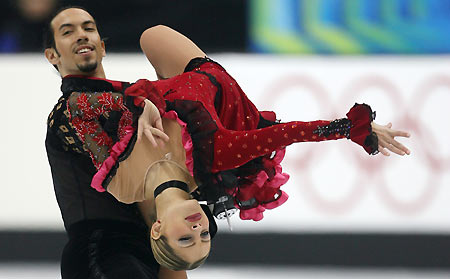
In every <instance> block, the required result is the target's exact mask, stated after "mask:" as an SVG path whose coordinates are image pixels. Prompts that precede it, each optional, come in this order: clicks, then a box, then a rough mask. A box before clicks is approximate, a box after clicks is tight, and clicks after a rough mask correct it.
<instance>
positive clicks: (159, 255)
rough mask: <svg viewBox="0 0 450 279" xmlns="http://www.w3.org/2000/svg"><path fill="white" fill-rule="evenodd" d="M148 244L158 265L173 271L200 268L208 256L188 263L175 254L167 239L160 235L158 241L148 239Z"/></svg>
mask: <svg viewBox="0 0 450 279" xmlns="http://www.w3.org/2000/svg"><path fill="white" fill-rule="evenodd" d="M150 244H151V246H152V252H153V256H154V257H155V259H156V261H157V262H158V263H159V264H160V265H162V266H164V267H166V268H168V269H171V270H175V271H179V270H191V269H195V268H197V267H199V266H201V265H202V264H203V263H204V262H205V261H206V259H207V258H208V256H209V253H208V254H207V255H206V256H205V257H203V258H201V259H200V260H198V261H196V262H193V263H189V262H187V261H185V260H183V259H182V258H181V257H180V256H178V255H177V254H176V253H175V250H174V249H173V248H172V247H170V245H169V243H168V241H167V238H166V237H165V236H164V235H161V236H160V237H159V238H158V239H153V238H152V237H150Z"/></svg>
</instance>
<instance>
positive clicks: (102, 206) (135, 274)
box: [45, 7, 187, 279]
mask: <svg viewBox="0 0 450 279" xmlns="http://www.w3.org/2000/svg"><path fill="white" fill-rule="evenodd" d="M45 56H46V58H47V59H48V61H49V62H50V63H51V64H52V65H53V66H54V67H55V68H56V69H57V70H58V72H59V73H60V75H61V77H62V85H61V90H62V96H61V98H60V99H59V100H58V103H57V104H56V105H55V107H54V109H53V111H52V112H51V113H50V115H49V118H48V126H47V128H48V129H47V137H46V140H45V146H46V149H47V155H48V160H49V163H50V167H51V171H52V177H53V184H54V189H55V193H56V198H57V201H58V205H59V207H60V210H61V214H62V217H63V221H64V226H65V229H66V231H67V233H68V236H69V241H68V243H67V244H66V246H65V247H64V251H63V254H62V259H61V273H62V278H63V279H68V278H70V279H71V278H135V279H137V278H173V279H178V278H180V279H181V278H187V276H186V272H184V271H178V272H175V271H171V270H168V269H165V268H163V267H161V268H160V267H159V265H158V264H157V263H156V261H155V260H154V257H153V254H152V251H151V248H150V241H149V233H148V229H147V226H146V225H145V223H144V222H143V220H142V218H141V216H140V214H139V212H138V210H137V208H136V206H135V205H134V204H132V205H126V204H122V203H120V202H118V201H117V200H116V199H115V198H114V197H113V196H111V195H110V194H109V193H107V192H105V193H99V192H97V191H96V190H94V189H93V188H91V187H90V183H91V180H92V176H93V175H94V173H95V172H96V169H95V167H94V165H93V164H92V162H91V160H90V159H89V158H87V157H86V156H83V155H82V154H81V153H82V151H83V150H82V149H83V147H82V144H81V143H80V141H79V139H78V138H77V135H76V133H75V130H74V129H73V127H72V125H71V123H70V121H69V112H68V110H67V103H66V101H67V99H66V98H67V96H68V95H69V94H70V93H72V92H73V91H92V92H94V91H96V92H102V91H115V92H120V91H121V90H123V89H124V87H126V86H127V85H126V84H125V83H121V82H116V81H109V80H106V79H105V77H106V76H105V72H104V69H103V65H102V59H103V57H104V56H105V44H104V42H103V41H102V39H101V37H100V35H99V32H98V30H97V26H96V22H95V20H94V18H93V17H92V16H91V15H90V14H89V12H87V11H86V10H84V9H83V8H79V7H76V8H74V7H71V8H63V9H61V10H60V11H58V12H57V13H56V15H55V16H54V17H53V18H52V20H51V22H50V24H49V26H48V32H47V34H46V39H45ZM116 118H117V115H114V114H111V115H109V119H103V120H104V121H119V119H116ZM87 128H89V127H87ZM90 128H92V127H90ZM107 132H108V131H107Z"/></svg>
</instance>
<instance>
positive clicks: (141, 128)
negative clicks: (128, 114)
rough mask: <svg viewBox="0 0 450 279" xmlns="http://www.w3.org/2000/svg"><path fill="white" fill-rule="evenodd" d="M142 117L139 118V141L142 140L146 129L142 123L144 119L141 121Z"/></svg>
mask: <svg viewBox="0 0 450 279" xmlns="http://www.w3.org/2000/svg"><path fill="white" fill-rule="evenodd" d="M140 120H141V119H140V118H139V120H138V130H137V141H140V140H141V138H142V132H143V131H144V125H143V124H142V123H141V122H142V121H140Z"/></svg>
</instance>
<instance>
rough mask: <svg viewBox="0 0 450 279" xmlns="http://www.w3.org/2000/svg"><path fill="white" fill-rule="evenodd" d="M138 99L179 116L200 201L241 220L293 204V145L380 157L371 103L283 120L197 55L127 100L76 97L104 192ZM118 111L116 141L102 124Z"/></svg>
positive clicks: (82, 132)
mask: <svg viewBox="0 0 450 279" xmlns="http://www.w3.org/2000/svg"><path fill="white" fill-rule="evenodd" d="M123 97H124V98H123ZM140 97H145V98H148V99H149V100H151V101H152V102H153V103H154V104H155V105H156V106H157V107H158V109H159V110H160V112H161V114H162V115H163V117H174V116H175V117H177V118H178V121H179V123H181V124H182V125H184V126H185V128H184V135H183V144H184V146H185V149H186V155H187V162H186V164H187V166H188V168H189V169H190V170H191V171H192V173H193V175H194V178H195V180H196V182H197V184H198V190H197V198H198V199H201V200H206V201H208V203H214V202H216V201H217V200H218V199H220V197H223V196H228V197H232V198H233V199H234V203H235V205H236V206H237V207H238V208H239V209H240V217H241V218H242V219H253V220H256V221H257V220H260V219H262V218H263V214H262V213H263V211H264V210H265V209H272V208H275V207H277V206H279V205H281V204H282V203H284V202H285V201H286V200H287V197H288V196H287V194H286V193H284V192H283V191H281V190H280V187H281V185H283V184H285V183H286V181H287V180H288V178H289V176H288V175H287V174H284V173H282V169H281V166H280V162H281V160H282V159H283V157H284V153H285V147H286V146H287V145H290V144H292V143H295V142H302V141H323V140H332V139H333V140H334V139H341V138H349V139H351V140H352V141H354V142H356V143H358V144H359V145H361V146H363V147H364V149H365V150H366V151H367V152H368V153H369V154H374V153H376V152H377V147H378V144H377V138H376V135H375V134H374V133H372V130H371V125H370V123H371V122H372V120H373V117H374V113H372V110H371V109H370V107H369V106H367V105H358V104H355V106H354V107H353V108H352V109H351V110H350V111H349V113H348V114H347V118H342V119H338V120H334V121H325V120H318V121H312V122H300V121H293V122H288V123H278V122H276V119H275V114H274V113H273V112H260V111H258V110H257V108H256V107H255V105H254V104H253V103H252V102H251V101H250V100H249V99H248V98H247V96H246V95H245V93H244V92H243V91H242V89H241V88H240V87H239V85H238V84H237V83H236V81H235V80H234V79H233V78H232V77H231V76H230V75H229V74H228V73H227V72H226V71H225V70H224V69H223V68H222V67H221V66H220V65H219V64H217V63H215V62H213V61H211V60H210V59H208V58H196V59H193V60H192V61H191V62H190V63H189V64H188V66H187V67H186V71H185V73H183V74H181V75H178V76H175V77H173V78H170V79H166V80H161V81H148V80H139V81H138V82H136V83H135V84H133V85H132V86H131V87H128V88H126V90H124V96H123V95H122V94H121V93H112V92H106V93H105V92H102V93H92V92H74V93H72V94H71V96H70V97H69V101H68V107H69V110H70V112H71V121H72V123H73V126H74V128H75V130H76V131H77V134H78V136H79V138H80V139H81V140H82V142H83V143H85V149H86V150H87V151H88V152H89V154H90V155H91V158H92V160H93V163H94V165H95V166H96V167H97V169H98V172H97V174H96V176H94V179H93V183H92V186H93V187H94V188H96V189H97V190H99V191H104V188H105V187H107V183H108V181H109V179H110V178H111V176H113V175H114V172H115V171H114V170H115V169H116V168H117V167H119V166H120V160H121V159H120V157H122V158H123V157H124V156H126V154H129V150H130V149H132V146H133V144H134V138H135V134H136V133H135V131H136V129H135V127H136V121H133V117H134V120H136V118H137V116H138V115H139V112H140V110H139V105H140V103H141V102H142V101H143V98H140ZM124 100H125V101H124ZM113 111H116V112H120V113H121V117H120V121H119V123H118V127H117V131H116V138H115V139H114V138H113V137H112V136H110V135H108V134H107V133H106V132H105V131H104V129H102V128H104V126H105V125H106V124H105V123H104V124H102V123H100V122H99V117H101V116H102V115H105V114H108V113H111V112H113ZM168 112H171V113H168ZM174 112H176V114H175V113H174ZM133 123H134V124H133ZM88 143H89V146H88Z"/></svg>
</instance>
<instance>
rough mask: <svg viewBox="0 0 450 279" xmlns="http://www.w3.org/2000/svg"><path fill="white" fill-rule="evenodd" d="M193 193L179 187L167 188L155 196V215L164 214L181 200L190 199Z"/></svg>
mask: <svg viewBox="0 0 450 279" xmlns="http://www.w3.org/2000/svg"><path fill="white" fill-rule="evenodd" d="M190 199H191V195H190V194H189V193H187V192H185V191H183V190H181V189H179V188H167V189H165V190H164V191H162V192H161V193H160V194H159V195H158V196H157V197H156V198H155V200H154V201H155V202H154V204H155V209H156V214H155V216H157V217H159V216H162V215H164V213H165V212H166V210H167V209H168V208H170V206H171V205H174V204H176V203H178V202H180V201H186V200H190Z"/></svg>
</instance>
